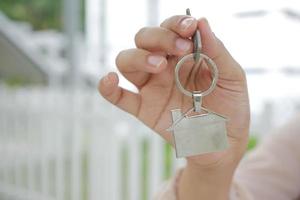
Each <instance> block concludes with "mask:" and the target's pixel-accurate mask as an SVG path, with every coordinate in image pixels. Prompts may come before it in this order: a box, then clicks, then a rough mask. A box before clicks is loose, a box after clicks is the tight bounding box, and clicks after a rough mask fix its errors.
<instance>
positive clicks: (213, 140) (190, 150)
mask: <svg viewBox="0 0 300 200" xmlns="http://www.w3.org/2000/svg"><path fill="white" fill-rule="evenodd" d="M186 14H187V15H191V14H190V10H189V9H187V10H186ZM192 40H193V43H194V52H193V53H192V54H188V55H186V56H184V57H183V58H182V59H181V60H180V61H179V62H178V63H177V65H176V67H175V81H176V86H177V88H178V89H179V90H180V91H181V92H182V93H183V94H185V95H187V96H189V97H191V98H193V102H194V103H193V104H194V105H193V107H192V108H191V109H189V110H188V111H187V112H185V113H182V111H181V109H175V110H171V113H172V119H173V124H172V126H171V127H169V128H168V129H167V131H172V132H173V139H174V144H175V150H176V156H177V158H179V157H187V156H194V155H200V154H205V153H210V152H218V151H222V150H225V149H226V148H227V147H228V141H227V131H226V121H227V118H226V117H224V116H222V115H220V114H218V113H215V112H213V111H210V110H208V109H206V108H204V107H202V98H203V97H204V96H206V95H208V94H210V93H211V92H212V91H213V90H214V89H215V87H216V84H217V81H218V68H217V65H216V64H215V62H214V61H213V60H212V59H210V58H209V57H208V56H207V55H205V54H202V53H201V49H202V44H201V36H200V32H199V30H197V31H196V32H195V34H194V35H193V37H192ZM203 60H204V61H205V62H206V63H207V65H208V67H210V68H211V70H212V76H213V77H212V83H211V85H210V87H209V88H208V89H207V90H205V91H193V92H190V91H188V90H186V89H185V88H184V87H183V86H182V84H181V83H180V80H179V70H180V68H181V67H183V65H184V64H185V63H188V62H191V61H192V62H193V63H194V65H193V67H195V66H199V65H200V64H201V61H203ZM192 113H196V115H192V116H189V115H190V114H192Z"/></svg>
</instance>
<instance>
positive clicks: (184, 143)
mask: <svg viewBox="0 0 300 200" xmlns="http://www.w3.org/2000/svg"><path fill="white" fill-rule="evenodd" d="M171 112H172V118H173V125H172V127H170V128H169V129H168V130H169V131H173V138H174V144H175V149H176V156H177V158H180V157H187V156H193V155H200V154H204V153H210V152H218V151H223V150H225V149H226V148H227V147H228V141H227V131H226V121H227V119H226V118H225V117H223V116H222V115H219V114H217V113H214V112H210V111H208V112H207V113H205V114H199V115H195V116H190V117H189V116H186V115H185V116H184V114H183V113H182V112H181V110H180V109H176V110H172V111H171Z"/></svg>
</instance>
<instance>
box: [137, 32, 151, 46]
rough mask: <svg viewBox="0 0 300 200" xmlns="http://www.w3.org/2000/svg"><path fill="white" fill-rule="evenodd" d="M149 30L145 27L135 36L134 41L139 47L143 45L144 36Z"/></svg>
mask: <svg viewBox="0 0 300 200" xmlns="http://www.w3.org/2000/svg"><path fill="white" fill-rule="evenodd" d="M148 29H149V28H148V27H143V28H141V29H140V30H139V31H138V32H137V33H136V34H135V37H134V41H135V44H136V45H137V46H139V44H140V43H141V41H142V38H143V35H144V34H145V32H147V30H148Z"/></svg>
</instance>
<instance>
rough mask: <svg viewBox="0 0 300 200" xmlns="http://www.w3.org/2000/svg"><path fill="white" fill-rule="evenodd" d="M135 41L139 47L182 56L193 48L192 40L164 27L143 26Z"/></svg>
mask: <svg viewBox="0 0 300 200" xmlns="http://www.w3.org/2000/svg"><path fill="white" fill-rule="evenodd" d="M135 43H136V46H137V47H138V48H141V49H145V50H148V51H162V52H165V53H166V54H167V55H174V56H182V55H185V54H187V53H190V52H192V50H193V44H192V42H191V40H189V39H186V38H182V37H180V36H179V35H178V34H176V33H175V32H173V31H171V30H169V29H166V28H162V27H145V28H142V29H141V30H140V31H139V32H138V33H137V34H136V36H135Z"/></svg>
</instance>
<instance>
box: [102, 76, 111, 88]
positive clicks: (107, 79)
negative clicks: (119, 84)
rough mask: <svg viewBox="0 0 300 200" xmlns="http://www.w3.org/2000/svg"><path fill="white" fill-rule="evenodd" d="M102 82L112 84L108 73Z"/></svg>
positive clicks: (107, 84)
mask: <svg viewBox="0 0 300 200" xmlns="http://www.w3.org/2000/svg"><path fill="white" fill-rule="evenodd" d="M102 82H103V84H104V85H106V86H109V85H110V84H111V80H110V78H109V75H106V76H105V77H104V78H103V79H102Z"/></svg>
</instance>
